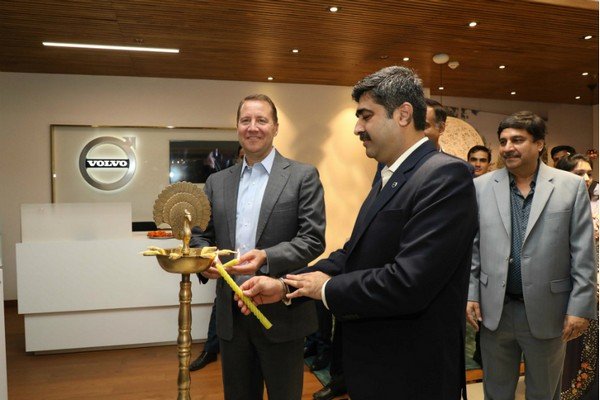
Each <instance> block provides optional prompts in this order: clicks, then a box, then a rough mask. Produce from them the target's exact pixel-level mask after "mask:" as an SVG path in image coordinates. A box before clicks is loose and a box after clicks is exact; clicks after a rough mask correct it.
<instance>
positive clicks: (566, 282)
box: [550, 278, 573, 293]
mask: <svg viewBox="0 0 600 400" xmlns="http://www.w3.org/2000/svg"><path fill="white" fill-rule="evenodd" d="M572 289H573V283H572V282H571V278H566V279H558V280H555V281H550V291H551V292H552V293H562V292H569V291H571V290H572Z"/></svg>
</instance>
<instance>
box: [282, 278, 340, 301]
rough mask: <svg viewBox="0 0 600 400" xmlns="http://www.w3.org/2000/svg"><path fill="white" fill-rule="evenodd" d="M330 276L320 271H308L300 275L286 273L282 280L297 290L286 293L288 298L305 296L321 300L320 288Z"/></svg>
mask: <svg viewBox="0 0 600 400" xmlns="http://www.w3.org/2000/svg"><path fill="white" fill-rule="evenodd" d="M330 278H331V277H330V276H329V275H327V274H325V273H323V272H321V271H315V272H308V273H306V274H300V275H287V276H286V277H285V278H284V282H285V283H286V284H288V285H290V286H293V287H295V288H297V289H298V290H296V291H294V292H292V293H290V294H288V295H287V298H288V299H293V298H296V297H301V296H306V297H310V298H311V299H315V300H321V288H322V287H323V285H324V284H325V282H327V281H328V280H329V279H330Z"/></svg>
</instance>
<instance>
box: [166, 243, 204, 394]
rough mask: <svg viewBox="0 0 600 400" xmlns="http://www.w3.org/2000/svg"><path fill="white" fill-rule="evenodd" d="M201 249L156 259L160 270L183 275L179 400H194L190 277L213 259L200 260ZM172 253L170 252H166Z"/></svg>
mask: <svg viewBox="0 0 600 400" xmlns="http://www.w3.org/2000/svg"><path fill="white" fill-rule="evenodd" d="M200 251H201V249H198V248H192V249H190V254H189V255H186V256H183V257H181V258H178V259H176V260H172V259H170V258H169V256H163V255H157V256H156V259H157V260H158V263H159V264H160V266H161V267H162V268H163V269H164V270H165V271H167V272H171V273H175V274H181V282H180V284H179V318H178V323H179V333H178V335H177V356H178V358H179V374H178V375H177V389H178V394H177V400H191V397H190V383H191V379H190V370H189V366H190V357H191V353H192V335H191V330H192V328H191V327H192V307H191V304H192V284H191V282H190V274H195V273H198V272H202V271H204V270H205V269H207V268H208V267H209V266H210V265H211V263H212V261H213V256H208V257H206V256H200ZM167 253H170V249H167Z"/></svg>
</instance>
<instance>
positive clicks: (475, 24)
mask: <svg viewBox="0 0 600 400" xmlns="http://www.w3.org/2000/svg"><path fill="white" fill-rule="evenodd" d="M476 26H477V22H475V21H471V22H469V27H470V28H475V27H476Z"/></svg>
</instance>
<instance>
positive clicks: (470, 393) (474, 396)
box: [467, 377, 525, 400]
mask: <svg viewBox="0 0 600 400" xmlns="http://www.w3.org/2000/svg"><path fill="white" fill-rule="evenodd" d="M467 397H468V398H469V400H483V384H482V383H471V384H469V385H467ZM515 400H525V382H524V381H523V377H521V379H519V383H518V385H517V391H516V393H515Z"/></svg>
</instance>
